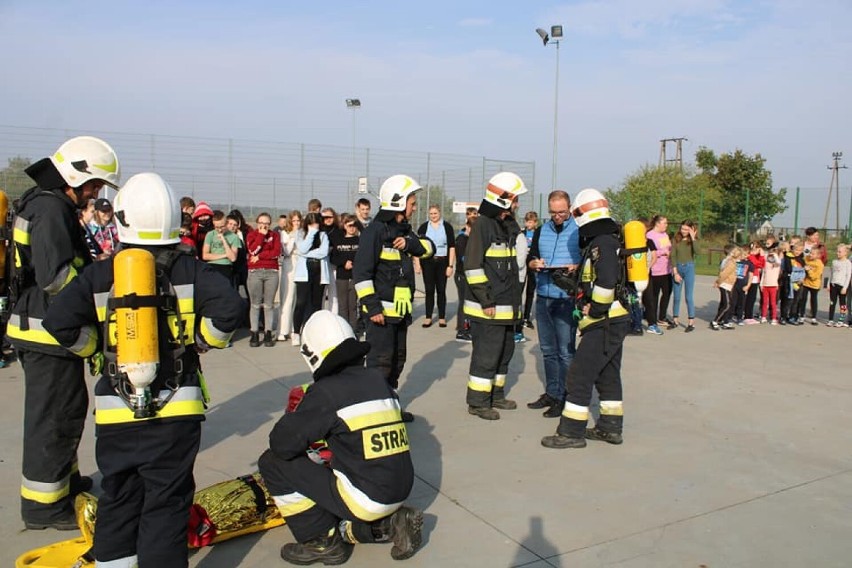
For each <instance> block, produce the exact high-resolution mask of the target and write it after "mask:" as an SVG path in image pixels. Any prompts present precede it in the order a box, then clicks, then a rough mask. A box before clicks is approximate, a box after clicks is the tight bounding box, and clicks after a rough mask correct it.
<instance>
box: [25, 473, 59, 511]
mask: <svg viewBox="0 0 852 568" xmlns="http://www.w3.org/2000/svg"><path fill="white" fill-rule="evenodd" d="M70 479H71V478H70V476H67V475H66V476H65V477H64V478H63V479H61V480H59V481H55V482H53V483H45V482H43V481H32V480H30V479H27V478H26V477H22V478H21V497H23V498H24V499H29V500H30V501H35V502H36V503H43V504H45V505H51V504H53V503H56V502H57V501H59V500H60V499H62V498H64V497H67V496H68V494H69V493H70V491H71V482H70Z"/></svg>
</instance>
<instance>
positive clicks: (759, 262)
mask: <svg viewBox="0 0 852 568" xmlns="http://www.w3.org/2000/svg"><path fill="white" fill-rule="evenodd" d="M748 261H749V262H750V263H751V264H752V266H753V267H754V270H753V271H752V273H751V286H749V288H748V292H747V294H746V300H745V302H746V303H745V323H747V324H753V323H758V321H757V320H756V319H755V318H754V301H755V299H756V298H757V292H758V290H759V289H760V275H761V273H762V272H763V267H764V266H766V257H765V256H764V255H763V246H762V245H761V244H760V243H759V242H758V241H752V242H751V244H749V252H748Z"/></svg>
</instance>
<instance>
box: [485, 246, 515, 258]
mask: <svg viewBox="0 0 852 568" xmlns="http://www.w3.org/2000/svg"><path fill="white" fill-rule="evenodd" d="M485 256H490V257H492V258H510V257H513V256H515V249H513V248H509V246H508V245H496V244H492V245H491V246H490V247H488V249H487V250H486V251H485Z"/></svg>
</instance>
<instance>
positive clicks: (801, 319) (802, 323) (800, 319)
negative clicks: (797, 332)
mask: <svg viewBox="0 0 852 568" xmlns="http://www.w3.org/2000/svg"><path fill="white" fill-rule="evenodd" d="M796 325H805V318H799V319H798V320H796Z"/></svg>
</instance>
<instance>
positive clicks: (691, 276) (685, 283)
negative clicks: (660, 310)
mask: <svg viewBox="0 0 852 568" xmlns="http://www.w3.org/2000/svg"><path fill="white" fill-rule="evenodd" d="M677 273H678V274H680V282H679V283H678V282H675V283H674V290H673V296H674V298H673V300H674V305H673V306H672V316H673V317H678V316H679V314H680V291H681V290H683V289H684V288H685V292H686V293H685V294H684V296H686V316H687V317H688V318H689V319H695V299H694V295H693V290H695V263H694V262H682V263H681V262H679V263H678V264H677Z"/></svg>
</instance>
